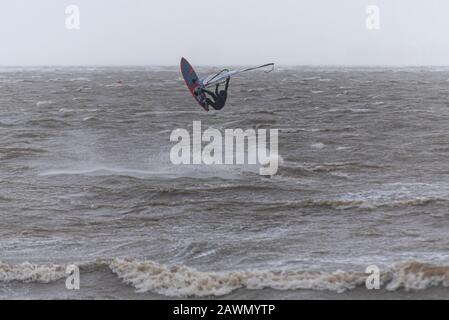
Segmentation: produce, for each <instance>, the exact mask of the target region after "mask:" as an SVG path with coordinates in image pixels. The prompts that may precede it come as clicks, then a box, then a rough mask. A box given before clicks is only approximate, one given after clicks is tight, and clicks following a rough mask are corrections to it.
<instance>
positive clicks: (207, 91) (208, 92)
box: [202, 88, 216, 99]
mask: <svg viewBox="0 0 449 320" xmlns="http://www.w3.org/2000/svg"><path fill="white" fill-rule="evenodd" d="M202 90H203V92H204V93H207V94H208V95H210V96H211V97H212V98H214V99H215V98H216V95H215V94H214V93H213V92H211V91H209V90H207V89H204V88H203V89H202Z"/></svg>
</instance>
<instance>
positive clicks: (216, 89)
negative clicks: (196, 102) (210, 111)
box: [215, 83, 220, 96]
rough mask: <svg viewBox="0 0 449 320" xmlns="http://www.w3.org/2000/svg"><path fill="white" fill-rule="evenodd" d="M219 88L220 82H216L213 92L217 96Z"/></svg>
mask: <svg viewBox="0 0 449 320" xmlns="http://www.w3.org/2000/svg"><path fill="white" fill-rule="evenodd" d="M219 88H220V84H219V83H217V85H216V86H215V94H216V95H217V96H218V89H219Z"/></svg>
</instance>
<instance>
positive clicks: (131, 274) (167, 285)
mask: <svg viewBox="0 0 449 320" xmlns="http://www.w3.org/2000/svg"><path fill="white" fill-rule="evenodd" d="M78 266H79V267H80V272H81V273H82V272H83V271H84V272H104V270H105V268H106V270H107V268H109V269H110V270H111V271H112V272H113V273H114V274H116V275H117V277H118V278H119V279H121V280H122V281H123V282H124V283H126V284H128V285H131V286H133V287H134V288H135V289H136V290H137V292H140V293H144V292H152V293H157V294H161V295H164V296H167V297H207V296H223V295H227V294H230V293H231V292H233V291H235V290H237V289H241V288H245V289H248V290H261V289H265V288H270V289H274V290H328V291H333V292H337V293H342V292H345V291H347V290H352V289H355V288H357V287H363V286H365V282H366V279H367V276H368V275H367V274H365V273H363V272H355V271H342V270H337V271H333V272H325V271H314V270H294V269H291V270H242V271H239V270H237V271H224V272H205V271H200V270H196V269H194V268H191V267H187V266H166V265H162V264H159V263H156V262H153V261H141V260H135V259H107V260H96V261H94V262H90V263H83V264H78ZM65 269H66V266H65V265H53V264H49V265H37V264H32V263H21V264H16V265H13V264H5V263H0V282H13V281H19V282H25V283H29V282H35V283H50V282H55V281H58V280H61V279H63V278H65V277H66V276H67V275H66V273H65ZM380 285H381V289H385V290H388V291H395V290H400V289H403V290H405V291H411V290H424V289H428V288H431V287H444V288H446V287H449V266H439V265H433V264H428V263H423V262H418V261H413V262H403V263H399V264H396V265H393V266H392V267H391V268H389V269H387V270H386V271H384V272H382V271H381V277H380Z"/></svg>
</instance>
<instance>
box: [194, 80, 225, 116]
mask: <svg viewBox="0 0 449 320" xmlns="http://www.w3.org/2000/svg"><path fill="white" fill-rule="evenodd" d="M230 80H231V78H227V79H226V85H225V88H224V90H221V91H219V88H220V84H217V85H216V86H215V93H214V92H212V91H209V90H207V89H205V88H201V91H202V92H204V93H207V94H208V95H209V96H210V97H211V98H212V99H210V98H207V99H206V109H207V110H209V106H211V107H212V108H214V109H215V110H221V109H223V107H224V106H225V104H226V100H227V99H228V88H229V81H230Z"/></svg>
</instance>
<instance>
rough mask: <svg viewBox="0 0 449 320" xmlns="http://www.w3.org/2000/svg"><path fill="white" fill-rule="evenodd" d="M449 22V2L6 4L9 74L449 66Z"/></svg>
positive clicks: (102, 0)
mask: <svg viewBox="0 0 449 320" xmlns="http://www.w3.org/2000/svg"><path fill="white" fill-rule="evenodd" d="M71 4H74V5H77V6H78V7H79V9H80V30H67V28H66V17H67V15H66V13H65V10H66V7H67V6H68V5H71ZM368 5H377V6H378V7H379V9H380V12H379V13H380V16H379V17H380V29H379V30H368V29H367V27H366V19H367V13H366V7H367V6H368ZM448 15H449V1H448V0H369V1H368V0H308V1H306V0H196V1H187V0H70V1H66V0H38V1H33V0H11V1H6V0H1V4H0V35H1V47H0V48H1V49H0V65H111V64H113V65H177V64H178V62H179V58H180V57H181V56H185V57H187V58H188V59H189V60H191V61H192V63H194V64H196V65H229V64H241V65H243V64H259V63H264V62H271V61H273V62H276V63H278V64H286V65H309V64H321V65H360V64H362V65H379V64H380V65H449V35H448V31H449V18H448Z"/></svg>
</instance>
